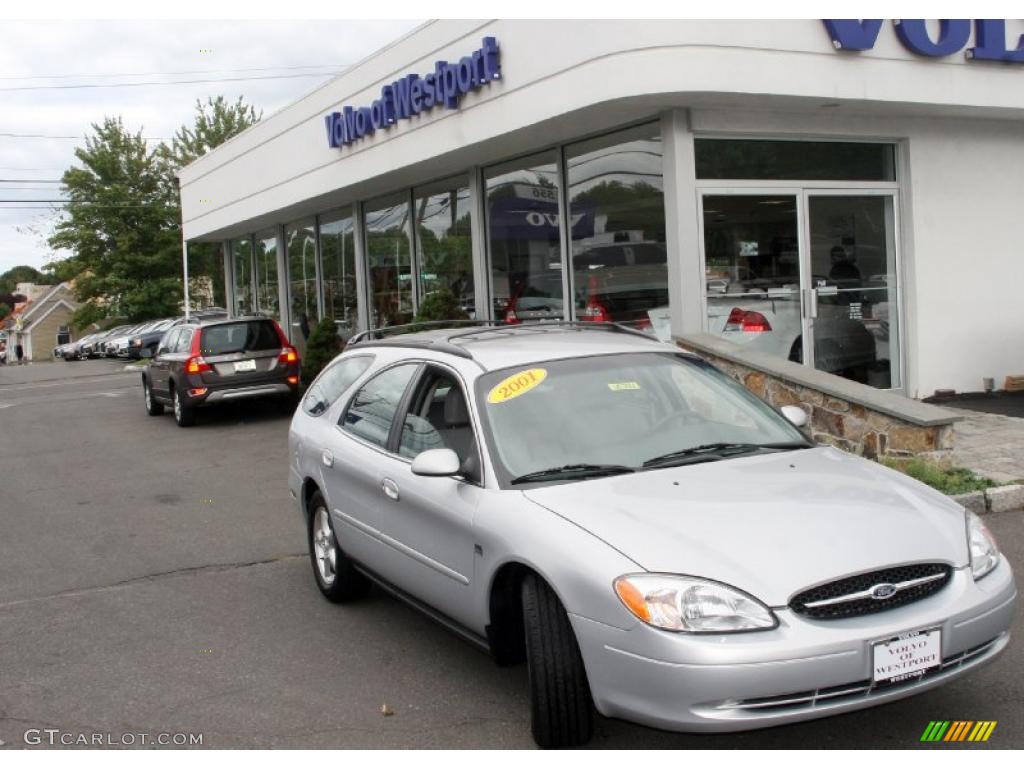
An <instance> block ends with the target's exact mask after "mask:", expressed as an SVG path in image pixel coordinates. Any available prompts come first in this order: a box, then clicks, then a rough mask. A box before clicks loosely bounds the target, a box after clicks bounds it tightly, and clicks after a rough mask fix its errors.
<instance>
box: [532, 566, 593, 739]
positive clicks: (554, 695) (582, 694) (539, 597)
mask: <svg viewBox="0 0 1024 768" xmlns="http://www.w3.org/2000/svg"><path fill="white" fill-rule="evenodd" d="M522 599H523V624H524V626H525V632H526V664H527V669H528V671H529V677H530V705H531V707H530V709H531V712H530V726H531V730H532V731H533V740H534V741H536V742H537V745H538V746H540V747H543V748H545V749H558V748H561V747H576V746H579V745H581V744H586V743H587V742H588V741H590V737H591V736H592V735H593V732H594V705H593V701H592V699H591V697H590V684H589V683H588V682H587V671H586V669H585V668H584V667H583V657H582V656H580V648H579V644H578V643H577V642H576V635H575V633H574V632H573V630H572V625H571V624H570V623H569V616H568V614H567V613H566V612H565V608H564V607H562V604H561V602H559V600H558V597H557V596H556V595H555V593H554V591H553V590H552V589H551V587H549V586H548V585H547V584H546V583H545V582H544V581H543V580H542V579H541V578H540V577H538V576H537V575H536V574H529V575H527V577H526V579H525V580H524V582H523V592H522Z"/></svg>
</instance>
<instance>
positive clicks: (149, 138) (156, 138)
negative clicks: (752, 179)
mask: <svg viewBox="0 0 1024 768" xmlns="http://www.w3.org/2000/svg"><path fill="white" fill-rule="evenodd" d="M0 138H4V139H74V140H76V141H80V140H82V139H84V138H85V136H63V135H57V134H52V133H0ZM142 138H143V140H144V141H172V140H173V137H171V136H143V137H142ZM26 170H28V169H26Z"/></svg>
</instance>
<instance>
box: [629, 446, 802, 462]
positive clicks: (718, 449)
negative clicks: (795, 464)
mask: <svg viewBox="0 0 1024 768" xmlns="http://www.w3.org/2000/svg"><path fill="white" fill-rule="evenodd" d="M810 447H811V446H810V445H808V444H807V443H797V442H792V443H705V444H704V445H695V446H693V447H692V448H683V449H682V450H679V451H672V452H670V453H666V454H663V455H661V456H655V457H654V458H652V459H648V460H647V461H645V462H644V463H643V466H644V467H665V466H670V465H672V464H677V463H678V464H686V463H690V462H689V461H688V460H693V461H694V462H696V461H715V460H717V459H721V458H725V457H726V456H738V455H739V454H741V453H752V452H754V451H759V450H761V449H768V450H775V451H784V450H796V449H798V448H810Z"/></svg>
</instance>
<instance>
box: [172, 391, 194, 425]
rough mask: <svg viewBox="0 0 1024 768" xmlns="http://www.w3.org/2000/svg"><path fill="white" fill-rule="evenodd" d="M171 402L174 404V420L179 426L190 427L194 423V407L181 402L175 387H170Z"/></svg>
mask: <svg viewBox="0 0 1024 768" xmlns="http://www.w3.org/2000/svg"><path fill="white" fill-rule="evenodd" d="M171 403H172V404H173V406H174V420H175V421H176V422H177V423H178V426H179V427H191V426H192V425H193V424H195V423H196V412H195V409H193V408H190V407H189V406H187V405H186V404H185V403H184V402H182V399H181V396H180V395H179V394H178V388H177V387H173V386H172V387H171Z"/></svg>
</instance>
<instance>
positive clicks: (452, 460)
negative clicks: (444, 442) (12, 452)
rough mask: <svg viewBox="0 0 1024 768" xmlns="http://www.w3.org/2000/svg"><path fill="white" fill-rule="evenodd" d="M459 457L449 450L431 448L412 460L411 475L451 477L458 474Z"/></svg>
mask: <svg viewBox="0 0 1024 768" xmlns="http://www.w3.org/2000/svg"><path fill="white" fill-rule="evenodd" d="M461 463H462V462H460V461H459V455H458V454H457V453H455V451H453V450H452V449H451V448H431V449H430V450H428V451H423V453H421V454H420V455H419V456H417V457H416V458H415V459H413V460H412V473H413V474H414V475H423V476H425V477H451V476H452V475H457V474H459V466H460V464H461Z"/></svg>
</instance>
